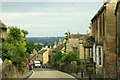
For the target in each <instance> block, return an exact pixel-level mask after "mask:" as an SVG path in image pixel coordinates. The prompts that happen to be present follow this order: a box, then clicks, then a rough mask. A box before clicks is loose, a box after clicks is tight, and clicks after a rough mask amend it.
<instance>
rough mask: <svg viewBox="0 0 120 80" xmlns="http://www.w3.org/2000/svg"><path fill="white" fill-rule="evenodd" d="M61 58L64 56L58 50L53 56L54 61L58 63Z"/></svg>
mask: <svg viewBox="0 0 120 80" xmlns="http://www.w3.org/2000/svg"><path fill="white" fill-rule="evenodd" d="M61 58H62V52H57V53H56V54H55V55H54V56H53V57H52V61H54V62H57V63H58V62H59V61H60V59H61Z"/></svg>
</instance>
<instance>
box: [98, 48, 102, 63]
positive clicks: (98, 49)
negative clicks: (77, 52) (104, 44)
mask: <svg viewBox="0 0 120 80" xmlns="http://www.w3.org/2000/svg"><path fill="white" fill-rule="evenodd" d="M98 50H99V65H101V48H100V47H99V48H98Z"/></svg>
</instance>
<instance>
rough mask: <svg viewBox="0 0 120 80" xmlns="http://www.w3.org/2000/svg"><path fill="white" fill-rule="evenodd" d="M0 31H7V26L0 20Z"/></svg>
mask: <svg viewBox="0 0 120 80" xmlns="http://www.w3.org/2000/svg"><path fill="white" fill-rule="evenodd" d="M0 29H7V26H6V25H5V24H4V23H3V22H2V21H1V20H0Z"/></svg>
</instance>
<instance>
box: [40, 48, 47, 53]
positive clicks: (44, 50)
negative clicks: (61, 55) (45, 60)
mask: <svg viewBox="0 0 120 80" xmlns="http://www.w3.org/2000/svg"><path fill="white" fill-rule="evenodd" d="M46 51H47V50H46V49H43V50H40V52H38V54H43V53H44V52H46Z"/></svg>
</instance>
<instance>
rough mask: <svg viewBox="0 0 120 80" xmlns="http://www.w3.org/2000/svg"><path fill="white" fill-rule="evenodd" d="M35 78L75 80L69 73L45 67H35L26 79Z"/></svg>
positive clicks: (41, 79)
mask: <svg viewBox="0 0 120 80" xmlns="http://www.w3.org/2000/svg"><path fill="white" fill-rule="evenodd" d="M35 78H36V79H38V80H77V79H75V78H74V77H73V76H71V75H68V74H66V73H63V72H60V71H57V70H52V69H47V68H35V69H34V73H33V74H32V75H31V76H30V78H29V79H28V80H31V79H32V80H33V79H35ZM36 79H35V80H36Z"/></svg>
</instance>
